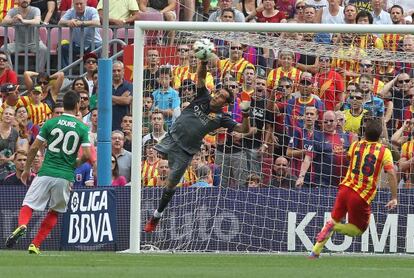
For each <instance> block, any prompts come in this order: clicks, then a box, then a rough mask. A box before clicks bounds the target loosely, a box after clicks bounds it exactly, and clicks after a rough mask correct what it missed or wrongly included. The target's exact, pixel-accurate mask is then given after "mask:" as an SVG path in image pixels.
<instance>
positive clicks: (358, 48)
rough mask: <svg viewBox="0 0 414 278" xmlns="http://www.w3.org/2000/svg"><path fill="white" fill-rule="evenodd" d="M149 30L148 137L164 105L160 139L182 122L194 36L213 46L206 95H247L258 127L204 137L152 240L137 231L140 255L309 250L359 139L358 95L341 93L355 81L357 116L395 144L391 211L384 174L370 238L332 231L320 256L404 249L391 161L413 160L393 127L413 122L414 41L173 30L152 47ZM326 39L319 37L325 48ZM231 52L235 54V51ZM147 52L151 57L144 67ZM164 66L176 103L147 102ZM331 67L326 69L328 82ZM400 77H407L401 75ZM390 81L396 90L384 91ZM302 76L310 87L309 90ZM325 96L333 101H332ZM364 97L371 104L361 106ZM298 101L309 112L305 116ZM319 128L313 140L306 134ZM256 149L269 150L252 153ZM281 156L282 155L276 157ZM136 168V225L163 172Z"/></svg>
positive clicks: (406, 215) (407, 139) (404, 206)
mask: <svg viewBox="0 0 414 278" xmlns="http://www.w3.org/2000/svg"><path fill="white" fill-rule="evenodd" d="M153 35H154V33H151V32H149V33H147V38H146V45H145V49H144V53H145V57H146V58H145V59H146V61H145V63H146V68H145V70H144V97H148V98H149V95H153V96H154V100H153V103H152V107H150V106H149V105H148V106H145V104H144V117H146V121H144V122H146V123H147V124H148V125H147V129H146V130H147V131H148V132H149V133H148V134H151V132H150V131H151V130H152V131H153V132H154V127H153V123H154V119H152V117H153V116H154V113H153V112H154V111H157V110H163V109H171V110H173V113H172V115H169V116H165V115H166V114H165V113H164V118H165V119H164V120H165V123H164V131H163V132H165V131H167V130H168V128H169V126H170V125H171V124H172V123H173V122H174V121H175V119H176V118H177V117H179V114H180V110H182V109H183V106H184V107H185V106H186V105H188V102H190V101H191V100H192V99H193V97H194V96H192V95H191V93H190V94H189V93H188V91H189V90H187V89H192V87H191V86H195V85H194V84H195V83H196V82H197V76H196V68H197V63H198V61H197V59H195V58H194V53H193V52H192V51H191V49H192V44H193V43H194V41H196V40H199V39H201V38H208V39H210V40H211V41H213V42H214V43H215V45H216V49H217V51H216V54H217V57H215V58H214V59H212V60H211V61H210V63H209V74H208V76H207V84H206V86H207V88H208V89H209V90H210V91H211V92H214V90H215V88H216V87H217V85H218V84H222V85H223V86H229V87H230V88H231V86H232V85H236V86H235V87H236V88H235V92H236V94H235V95H236V103H237V95H238V94H241V93H242V92H243V91H248V92H250V93H251V94H252V96H253V98H254V99H256V100H255V101H254V102H253V107H252V111H253V112H252V115H251V118H252V122H251V124H252V125H253V126H254V127H257V130H258V132H257V133H256V134H254V135H252V136H247V135H240V134H235V133H229V132H226V131H225V130H218V131H217V132H215V133H214V134H209V135H207V136H206V138H205V139H204V142H203V145H202V148H201V153H200V154H197V155H196V156H195V159H193V161H192V162H191V164H190V166H189V168H188V169H187V171H186V173H185V174H184V177H183V179H182V180H181V182H180V184H179V188H178V190H177V192H176V194H175V196H174V197H173V200H172V201H171V203H170V204H169V206H168V208H167V210H166V211H165V213H164V216H163V219H162V220H161V224H160V226H159V227H158V228H157V230H156V232H155V233H152V234H145V233H142V235H141V236H142V238H141V239H142V241H141V248H142V249H144V250H173V251H188V252H194V251H197V252H200V251H201V252H203V251H249V252H250V251H252V252H279V251H281V252H285V251H307V250H310V249H311V248H312V245H313V243H314V241H315V240H314V239H315V236H316V234H317V233H318V232H319V231H320V229H321V227H322V226H323V223H324V221H325V220H326V219H327V218H328V217H329V215H330V214H329V212H330V211H331V208H332V206H333V204H334V201H335V197H336V194H337V191H338V184H339V181H340V180H341V178H343V177H344V175H345V173H346V170H347V168H348V164H349V160H347V157H346V153H347V151H348V149H349V147H350V145H351V143H352V142H353V141H354V140H357V138H358V137H359V138H361V136H362V135H363V133H361V128H360V127H361V126H362V125H363V118H362V116H361V117H359V118H358V117H356V116H353V114H352V113H354V114H355V113H356V114H358V113H359V112H358V113H357V112H356V111H358V110H359V108H358V109H357V108H355V107H358V105H357V104H354V102H356V101H358V100H357V99H356V98H355V99H354V98H353V99H351V98H350V96H353V95H354V93H355V92H354V91H355V90H356V89H355V84H356V87H357V91H358V92H359V93H360V94H357V95H358V96H362V97H363V98H364V99H363V100H361V104H359V105H360V106H363V109H362V110H363V111H364V112H363V113H366V112H367V113H370V114H371V115H372V114H374V116H379V117H382V118H383V119H385V121H386V127H387V128H386V130H387V132H386V133H384V138H383V142H384V143H387V144H388V146H389V147H390V148H391V147H392V148H393V162H394V166H395V168H396V169H397V170H398V172H399V178H398V181H399V196H401V197H400V200H399V202H400V205H399V207H398V209H396V210H394V211H392V212H391V213H389V212H388V211H387V210H386V209H385V208H384V206H385V204H386V203H387V202H388V200H389V198H390V195H389V190H388V180H387V176H386V174H385V173H382V174H381V175H380V176H379V177H378V187H379V191H378V194H377V197H376V199H375V201H374V203H373V205H372V215H371V216H372V217H371V219H370V224H369V226H368V229H367V231H366V232H365V233H364V234H363V235H362V236H361V237H357V238H355V239H351V238H349V237H344V236H341V235H335V236H334V237H333V238H332V240H329V241H328V244H327V249H328V250H331V251H337V252H341V251H342V252H378V253H388V252H391V253H393V252H403V253H405V252H413V250H412V249H413V247H412V246H411V245H412V244H410V243H409V242H410V239H411V238H412V232H411V228H410V227H411V224H407V223H408V222H409V221H410V220H409V219H411V214H412V213H413V212H412V211H413V207H412V205H411V203H412V201H411V200H412V197H413V194H412V190H411V189H410V188H411V178H410V175H411V173H410V170H409V169H408V170H404V171H402V170H401V169H398V161H399V160H400V159H403V160H404V159H405V160H409V159H410V158H411V157H412V154H413V147H412V145H411V144H413V143H412V142H414V141H411V140H412V139H411V129H410V126H409V124H408V123H407V124H406V125H405V126H404V127H403V128H402V129H400V128H401V127H402V126H403V125H404V124H403V123H404V121H408V122H409V121H411V118H412V112H411V111H414V110H410V109H411V108H410V105H411V94H413V95H414V91H413V89H412V88H413V85H412V82H411V81H405V79H407V80H409V79H410V78H412V77H413V76H412V67H411V66H412V65H411V63H412V61H414V52H413V51H412V50H411V49H410V46H409V44H410V42H414V40H413V38H412V36H407V37H406V39H405V40H404V35H396V34H384V35H378V36H377V35H375V34H325V35H321V34H316V33H315V34H299V33H283V34H281V33H266V34H263V33H249V32H188V31H186V32H178V31H177V32H176V34H175V43H174V45H173V46H159V45H157V44H155V43H153V42H154V41H156V42H159V41H160V39H159V38H160V36H163V34H161V35H160V33H157V34H156V35H155V36H153ZM318 38H319V39H318ZM323 38H325V39H326V38H328V40H329V42H330V43H323V41H324V40H323ZM318 41H322V42H318ZM180 49H183V50H182V51H180ZM187 49H188V50H187ZM151 51H152V52H151ZM235 51H238V53H237V54H234V52H235ZM410 51H411V52H410ZM154 52H155V54H156V56H157V59H155V60H154V61H153V62H151V57H152V56H151V55H152V54H154ZM232 55H233V56H232ZM235 57H236V58H235ZM321 57H328V58H329V61H328V62H329V63H328V65H325V66H324V67H325V68H323V66H321ZM229 58H230V59H229ZM288 58H289V59H288ZM290 58H291V59H290ZM315 61H316V62H315ZM151 63H152V64H151ZM250 65H253V68H254V74H253V78H250V77H248V76H247V75H246V71H245V69H246V68H249V67H250ZM165 67H168V68H170V70H171V84H170V86H171V88H172V89H174V90H176V91H177V94H178V98H179V103H178V104H177V103H175V104H174V100H168V101H167V102H164V103H163V102H162V101H163V100H161V99H160V98H157V97H156V96H155V94H157V89H158V86H160V83H159V82H158V81H160V80H161V79H159V74H160V73H161V72H162V68H165ZM278 69H280V70H279V71H278ZM272 70H273V72H272ZM325 72H326V73H327V74H326V76H325V75H324V74H325ZM329 72H332V73H330V74H329V77H327V75H328V73H329ZM404 73H407V74H408V77H407V78H406V75H404ZM272 74H274V75H272ZM308 75H309V78H307V76H308ZM272 78H273V79H272ZM394 78H396V81H395V82H394V84H392V85H390V86H389V88H388V89H387V91H386V92H385V91H383V90H384V88H387V87H386V86H387V83H388V82H390V81H392V80H393V79H394ZM306 80H309V82H311V83H310V84H307V82H305V81H306ZM329 80H330V81H329ZM400 80H402V81H401V82H400ZM160 82H161V81H160ZM249 82H250V83H249ZM260 82H264V83H265V86H264V88H262V89H258V88H259V87H260V84H258V83H260ZM304 86H310V89H309V90H308V91H307V92H308V93H306V92H305V93H304V91H306V88H304ZM352 86H354V87H352ZM384 86H385V87H384ZM249 90H251V91H249ZM154 92H155V93H154ZM310 93H312V94H313V96H311V101H310V99H308V100H309V103H311V104H309V105H308V104H306V105H302V104H303V103H304V102H303V101H302V102H301V101H300V98H301V96H303V95H306V94H308V97H309V94H310ZM328 94H331V95H332V98H331V99H329V98H330V96H328ZM364 94H365V95H364ZM366 94H369V95H370V96H371V97H374V96H375V97H377V98H378V100H377V99H375V100H372V101H369V100H370V99H368V98H365V96H366ZM341 96H342V97H343V98H341ZM314 99H319V100H318V101H314ZM164 101H165V100H164ZM289 101H290V102H289ZM298 101H299V102H298ZM144 103H145V99H144ZM318 103H322V105H321V106H319V104H318ZM295 105H298V106H299V107H302V109H299V108H298V107H296V106H295ZM289 106H290V108H289ZM305 106H312V107H316V109H315V110H313V109H309V110H307V109H305ZM327 107H328V110H330V109H329V107H330V108H331V109H332V110H338V111H342V112H340V113H337V114H336V118H335V119H344V122H342V125H341V123H339V121H335V124H336V123H338V126H337V127H335V128H334V129H335V130H337V134H339V133H341V136H339V135H338V137H337V140H338V141H335V142H334V141H329V140H328V139H326V136H324V135H323V134H324V132H325V131H326V130H325V127H324V120H325V117H326V116H324V112H325V111H326V108H327ZM413 107H414V106H413ZM350 109H351V110H352V111H351V110H350ZM354 109H355V110H354ZM225 110H226V111H227V112H229V113H231V115H232V117H233V119H234V120H236V121H237V120H240V119H239V118H238V117H237V115H238V114H237V113H239V112H238V111H237V107H232V108H229V107H226V108H225ZM306 111H311V112H312V111H314V112H315V114H316V116H315V118H314V119H313V120H312V119H309V120H307V119H306V115H305V113H306ZM351 112H352V113H351ZM155 114H156V113H155ZM358 115H359V114H358ZM361 115H362V114H361ZM295 117H296V118H295ZM307 121H309V122H311V124H308V123H307ZM345 121H352V124H349V125H347V124H346V122H345ZM158 128H159V126H158V127H157V129H158ZM305 129H306V130H305ZM398 130H400V133H398ZM267 132H270V133H271V134H272V136H271V137H270V138H271V139H270V141H265V140H266V139H265V135H266V134H267ZM396 132H397V134H396ZM316 133H318V134H319V135H318V136H314V135H315V134H316ZM155 135H156V136H152V137H151V135H147V138H145V137H144V141H143V144H144V155H149V156H151V155H152V154H151V153H150V152H151V151H148V152H147V150H146V147H145V142H146V140H148V138H155V137H157V136H158V135H159V134H155ZM325 139H326V141H323V140H325ZM249 141H250V142H249ZM252 141H257V142H253V143H252ZM263 143H264V144H267V145H269V146H268V148H266V149H265V150H264V151H262V150H260V151H259V148H260V147H262V145H263ZM306 155H308V156H310V157H311V158H312V160H311V163H310V167H309V168H308V169H307V171H306V175H305V181H304V186H303V187H301V188H297V187H295V183H296V182H297V179H298V177H299V175H300V173H301V172H300V171H301V164H302V163H303V161H304V159H305V156H306ZM281 156H283V157H284V159H280V157H281ZM143 161H144V167H143V169H142V174H143V176H144V180H143V181H144V183H143V191H142V218H141V222H142V225H144V224H145V222H146V221H147V219H148V218H149V217H150V216H151V215H152V214H153V211H154V209H155V208H157V206H158V202H159V199H160V198H161V194H162V187H163V186H164V185H165V177H166V175H167V174H166V173H167V172H166V171H165V172H164V170H162V169H161V167H160V165H161V163H160V162H159V160H157V159H154V160H151V159H149V160H148V158H147V157H144V158H143ZM147 161H148V163H147V164H145V163H146V162H147ZM151 165H152V166H153V168H151V167H152V166H151ZM204 165H207V166H208V167H207V170H206V171H207V175H206V177H201V176H200V174H204V172H200V170H199V169H200V168H203V167H201V166H204ZM200 180H201V181H203V182H205V183H206V184H209V186H208V188H201V187H199V186H194V183H196V182H197V181H200ZM151 181H152V182H151Z"/></svg>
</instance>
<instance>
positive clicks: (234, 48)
mask: <svg viewBox="0 0 414 278" xmlns="http://www.w3.org/2000/svg"><path fill="white" fill-rule="evenodd" d="M230 49H231V50H241V49H242V47H241V46H230Z"/></svg>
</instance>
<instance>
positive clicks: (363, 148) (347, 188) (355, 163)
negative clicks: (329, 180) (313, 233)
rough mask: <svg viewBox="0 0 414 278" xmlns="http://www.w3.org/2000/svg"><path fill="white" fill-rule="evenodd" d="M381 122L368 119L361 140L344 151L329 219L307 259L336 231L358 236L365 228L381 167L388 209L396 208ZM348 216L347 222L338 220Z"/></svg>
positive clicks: (391, 168) (315, 255)
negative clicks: (344, 170)
mask: <svg viewBox="0 0 414 278" xmlns="http://www.w3.org/2000/svg"><path fill="white" fill-rule="evenodd" d="M381 133H382V119H373V118H370V119H368V120H367V122H366V124H365V139H362V140H360V141H359V142H355V143H353V144H352V145H351V147H350V148H349V151H348V155H349V157H350V163H349V168H348V172H347V174H346V176H345V178H344V179H343V180H342V182H341V183H340V185H339V189H338V194H337V195H336V200H335V204H334V207H333V209H332V212H331V218H332V219H330V220H328V221H327V222H326V224H325V226H324V227H323V229H322V230H321V232H320V233H319V234H318V235H317V237H316V241H317V242H316V244H315V245H314V247H313V249H312V252H311V254H310V258H318V257H319V254H320V253H321V251H322V249H323V247H324V245H325V243H326V242H327V241H328V239H329V238H330V237H331V236H332V234H333V232H334V231H335V232H338V233H340V234H344V235H347V236H351V237H354V236H359V235H362V233H363V232H364V231H365V230H366V229H367V227H368V224H369V217H370V215H371V206H370V204H371V202H372V200H373V199H374V197H375V194H376V192H377V182H378V179H379V176H380V173H381V170H382V168H384V170H385V172H386V173H387V175H388V180H389V183H390V190H391V200H390V201H389V202H388V203H387V205H386V207H387V208H388V209H393V208H395V207H396V206H397V204H398V201H397V174H396V172H395V170H394V164H393V160H392V155H391V151H390V150H389V149H388V148H387V147H386V146H385V145H383V144H381V143H379V141H378V140H379V138H380V136H381ZM347 213H348V223H346V224H342V223H341V221H342V220H343V219H344V218H345V216H346V214H347Z"/></svg>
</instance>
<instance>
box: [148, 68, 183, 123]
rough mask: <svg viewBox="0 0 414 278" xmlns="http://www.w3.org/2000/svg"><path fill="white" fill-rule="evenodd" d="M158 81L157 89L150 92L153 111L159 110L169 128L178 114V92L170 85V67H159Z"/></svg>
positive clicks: (179, 102)
mask: <svg viewBox="0 0 414 278" xmlns="http://www.w3.org/2000/svg"><path fill="white" fill-rule="evenodd" d="M158 82H159V83H160V87H159V89H157V90H155V91H154V92H153V93H152V96H153V97H154V105H153V108H152V111H153V112H161V113H162V114H163V115H164V119H165V123H166V124H167V129H169V128H170V127H171V125H172V123H173V120H174V119H175V118H176V117H178V116H179V114H180V104H181V101H180V97H179V95H178V92H177V91H176V90H174V89H173V88H172V87H171V85H170V84H171V70H170V68H167V67H165V68H161V69H160V77H159V80H158Z"/></svg>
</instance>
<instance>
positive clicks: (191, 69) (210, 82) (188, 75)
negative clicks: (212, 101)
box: [173, 49, 214, 91]
mask: <svg viewBox="0 0 414 278" xmlns="http://www.w3.org/2000/svg"><path fill="white" fill-rule="evenodd" d="M188 59H189V60H188V61H189V64H188V70H187V71H183V72H181V73H180V74H179V75H176V76H174V80H173V82H174V86H173V87H174V89H176V90H177V89H178V88H180V86H181V82H183V81H184V80H186V79H191V80H193V81H194V82H196V81H197V66H198V59H197V57H196V56H195V54H194V51H193V50H192V49H191V50H190V51H189V52H188ZM205 82H206V87H207V89H209V90H210V91H211V90H213V89H214V78H213V76H212V75H211V73H209V72H207V76H206V81H205Z"/></svg>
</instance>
